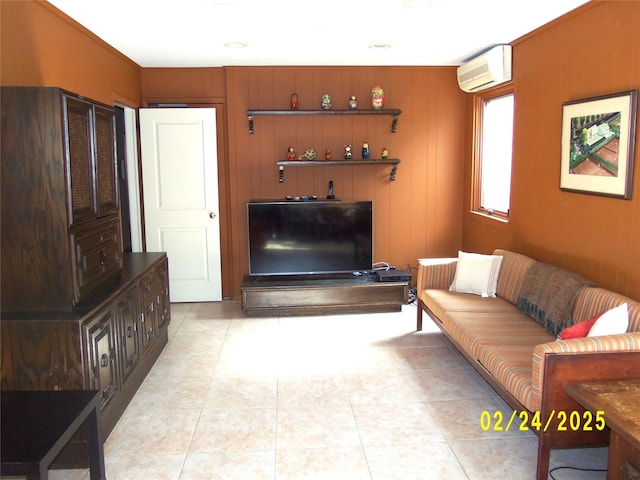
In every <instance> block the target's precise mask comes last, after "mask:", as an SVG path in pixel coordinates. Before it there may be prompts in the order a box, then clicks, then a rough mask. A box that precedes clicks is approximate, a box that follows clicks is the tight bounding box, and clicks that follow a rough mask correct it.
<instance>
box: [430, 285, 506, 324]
mask: <svg viewBox="0 0 640 480" xmlns="http://www.w3.org/2000/svg"><path fill="white" fill-rule="evenodd" d="M420 299H421V300H422V301H423V302H424V304H425V305H426V306H427V308H428V309H429V310H430V311H431V312H432V313H433V314H434V315H435V316H436V317H438V318H439V319H441V320H442V318H443V316H444V313H445V312H446V311H452V312H503V311H508V312H517V311H518V309H517V308H516V307H515V306H514V305H511V304H510V303H509V302H506V301H504V300H503V299H501V298H497V297H494V298H484V297H479V296H477V295H471V294H469V293H459V292H450V291H449V290H440V289H426V290H423V291H422V294H421V296H420Z"/></svg>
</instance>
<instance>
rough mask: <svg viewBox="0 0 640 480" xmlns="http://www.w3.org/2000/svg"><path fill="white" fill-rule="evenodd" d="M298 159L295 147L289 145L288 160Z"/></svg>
mask: <svg viewBox="0 0 640 480" xmlns="http://www.w3.org/2000/svg"><path fill="white" fill-rule="evenodd" d="M295 159H296V152H295V150H294V149H293V147H289V150H287V160H295Z"/></svg>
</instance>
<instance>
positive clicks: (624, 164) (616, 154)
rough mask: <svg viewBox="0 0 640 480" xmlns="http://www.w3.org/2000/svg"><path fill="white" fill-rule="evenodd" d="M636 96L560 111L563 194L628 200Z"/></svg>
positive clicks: (586, 101) (568, 105) (575, 104)
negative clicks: (580, 194)
mask: <svg viewBox="0 0 640 480" xmlns="http://www.w3.org/2000/svg"><path fill="white" fill-rule="evenodd" d="M637 103H638V91H637V90H631V91H628V92H621V93H615V94H612V95H604V96H601V97H593V98H586V99H584V100H575V101H571V102H566V103H564V104H563V105H562V157H561V170H560V189H561V190H564V191H569V192H580V193H589V194H593V195H605V196H609V197H617V198H624V199H627V200H628V199H630V198H631V190H632V185H633V159H634V154H635V152H634V149H635V136H636V109H637Z"/></svg>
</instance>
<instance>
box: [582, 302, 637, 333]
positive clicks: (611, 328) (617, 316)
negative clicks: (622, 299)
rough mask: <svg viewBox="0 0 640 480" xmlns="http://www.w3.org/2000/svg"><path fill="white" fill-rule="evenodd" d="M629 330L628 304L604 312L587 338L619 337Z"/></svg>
mask: <svg viewBox="0 0 640 480" xmlns="http://www.w3.org/2000/svg"><path fill="white" fill-rule="evenodd" d="M628 329H629V307H628V306H627V304H626V303H623V304H622V305H620V306H617V307H615V308H612V309H611V310H608V311H606V312H604V313H603V314H602V315H601V316H600V318H598V320H596V323H594V324H593V327H591V330H589V333H588V334H587V337H600V336H602V335H617V334H619V333H626V332H627V330H628Z"/></svg>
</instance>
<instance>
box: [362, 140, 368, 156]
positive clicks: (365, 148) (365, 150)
mask: <svg viewBox="0 0 640 480" xmlns="http://www.w3.org/2000/svg"><path fill="white" fill-rule="evenodd" d="M362 159H363V160H368V159H369V144H368V143H367V142H364V143H363V144H362Z"/></svg>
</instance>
